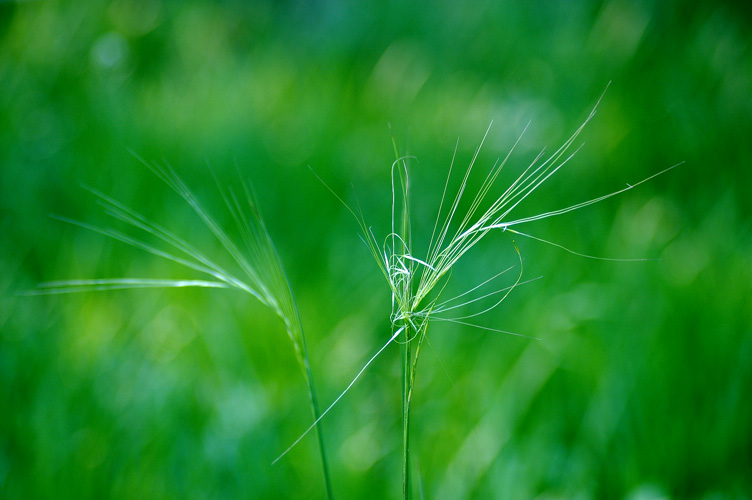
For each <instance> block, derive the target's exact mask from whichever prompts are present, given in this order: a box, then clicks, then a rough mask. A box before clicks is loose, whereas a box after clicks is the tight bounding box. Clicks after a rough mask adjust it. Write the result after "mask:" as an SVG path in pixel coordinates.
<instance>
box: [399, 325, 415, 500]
mask: <svg viewBox="0 0 752 500" xmlns="http://www.w3.org/2000/svg"><path fill="white" fill-rule="evenodd" d="M413 335H414V332H413V328H412V327H411V326H410V325H409V323H408V324H407V325H406V327H405V343H404V344H403V348H402V497H403V500H408V499H409V497H410V397H411V394H412V383H411V382H412V371H413V364H412V352H411V348H410V340H411V339H412V337H413Z"/></svg>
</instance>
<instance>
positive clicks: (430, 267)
mask: <svg viewBox="0 0 752 500" xmlns="http://www.w3.org/2000/svg"><path fill="white" fill-rule="evenodd" d="M599 102H600V99H599V100H598V102H597V103H596V104H595V106H594V107H593V108H592V110H591V112H590V113H589V115H588V116H587V118H586V119H585V120H584V122H583V123H582V124H581V125H580V126H579V127H578V128H577V129H576V130H575V131H574V133H573V134H572V135H571V136H570V137H569V138H568V139H567V140H566V141H565V142H564V143H563V144H562V145H561V146H560V147H559V148H558V149H556V150H555V151H554V152H553V153H551V154H549V155H546V152H545V150H542V151H541V152H540V153H539V154H538V155H537V156H536V158H535V159H534V160H533V161H532V163H530V165H528V166H527V167H526V168H525V169H524V170H523V172H522V173H521V174H520V175H519V176H517V177H516V179H515V180H514V181H513V182H512V183H511V184H510V185H509V186H508V187H507V188H506V189H504V190H503V192H502V193H501V195H498V196H492V195H491V192H492V190H493V188H494V185H495V183H496V181H497V180H498V178H499V177H500V174H501V173H502V171H503V170H504V168H505V166H506V165H507V164H508V161H509V159H510V157H511V155H512V153H513V152H514V150H515V148H516V147H517V145H518V144H519V142H520V140H521V138H522V136H523V135H524V133H525V130H527V127H526V128H525V130H523V131H522V133H521V134H520V136H519V137H518V139H517V141H516V142H515V144H514V145H513V146H512V147H511V148H510V150H509V152H508V154H507V155H506V156H505V157H504V158H503V159H499V160H497V161H496V163H494V164H493V166H492V167H491V168H490V170H489V171H488V172H487V173H486V175H485V178H484V180H483V181H482V183H481V184H480V187H479V189H478V190H477V191H476V192H475V193H470V192H469V185H470V183H469V179H470V178H471V174H472V173H473V170H474V167H475V165H476V161H477V159H478V155H479V153H480V150H481V148H482V147H483V144H484V142H485V140H486V137H487V136H488V134H489V131H490V128H491V127H490V126H489V129H488V130H486V133H485V135H484V137H483V139H482V140H481V141H480V144H479V146H478V147H477V149H476V150H475V153H474V155H473V157H472V159H471V161H470V163H469V165H468V167H467V168H466V169H465V171H464V173H462V174H461V175H460V180H459V183H458V185H457V187H456V188H454V189H452V188H451V185H452V184H456V183H457V181H456V180H455V179H454V173H453V171H454V164H455V159H456V152H457V148H455V154H454V156H453V158H452V161H451V164H450V167H449V172H448V175H447V178H446V182H445V184H444V190H443V193H442V196H441V201H440V203H439V206H438V209H437V215H436V219H435V222H434V223H433V229H432V231H431V236H430V239H429V241H428V242H427V244H426V245H425V246H424V250H423V252H417V251H415V244H414V241H413V230H412V219H411V198H412V195H413V194H412V191H413V186H412V185H411V182H410V165H409V163H410V159H411V157H410V156H406V155H402V154H400V153H399V149H398V147H397V145H396V141H395V140H394V138H393V139H392V141H393V146H394V153H395V158H396V159H395V161H394V163H393V164H392V167H391V230H390V232H389V233H388V234H387V235H386V236H384V237H382V238H379V237H377V236H376V235H375V234H374V232H373V231H372V229H371V227H370V226H369V225H368V223H367V222H366V218H365V216H364V214H363V212H362V210H361V209H360V207H359V206H358V207H356V208H353V207H350V206H348V205H347V204H346V203H344V201H342V199H341V198H340V197H339V196H338V195H337V194H336V193H335V192H334V191H332V190H331V189H330V191H332V193H333V194H334V196H336V197H337V198H338V199H339V200H340V201H341V202H342V203H343V204H344V205H345V207H347V210H349V211H350V212H351V213H352V215H353V216H354V217H355V218H356V220H357V222H358V224H359V226H360V229H361V232H362V238H363V241H364V242H365V244H366V246H367V248H368V250H369V252H370V254H371V256H372V257H373V259H374V261H375V262H376V265H377V267H378V269H379V270H380V272H381V274H382V275H383V277H384V280H385V282H386V285H387V287H388V290H389V293H390V295H391V312H390V323H391V332H390V334H389V336H388V339H387V340H386V342H385V343H384V344H383V345H382V346H381V347H380V348H379V349H378V350H377V352H376V353H375V354H374V355H373V356H372V357H371V358H370V359H369V360H368V361H367V362H366V363H364V365H363V367H362V368H361V369H360V371H359V372H358V373H357V374H356V375H355V377H354V378H353V379H352V381H351V382H350V384H349V385H348V386H347V387H346V388H345V389H344V390H343V391H342V392H341V393H340V394H339V396H338V397H337V398H336V399H335V400H334V402H332V403H331V404H330V405H329V406H328V407H327V408H326V409H325V410H324V411H320V409H319V404H318V400H317V396H316V390H315V385H314V381H313V375H312V373H311V367H310V363H309V356H308V348H307V345H306V339H305V335H304V333H303V326H302V322H301V318H300V313H299V311H298V307H297V305H296V302H295V298H294V295H293V292H292V289H291V287H290V283H289V281H288V279H287V277H286V275H285V272H284V268H283V266H282V263H281V261H280V258H279V255H278V254H277V252H276V250H275V248H274V244H273V242H272V240H271V237H270V236H269V232H268V230H267V228H266V226H265V225H264V222H263V219H262V218H261V216H260V214H259V211H258V209H257V206H258V205H257V202H256V200H255V198H254V196H253V193H252V191H251V189H250V187H249V185H248V184H247V183H244V182H241V185H240V186H241V189H240V190H239V191H238V192H236V190H234V189H232V187H228V188H227V189H222V188H221V186H220V183H219V182H218V181H217V187H218V190H219V192H220V194H221V196H222V198H223V200H224V203H225V206H226V207H227V209H228V210H229V212H230V214H231V216H232V219H233V220H234V223H235V225H236V226H237V230H238V233H239V234H240V240H241V241H240V242H236V241H234V240H233V239H232V238H231V237H230V236H229V234H228V233H227V232H226V231H225V230H223V229H222V228H221V227H220V225H219V224H218V223H217V222H216V220H215V219H214V218H213V217H212V216H211V215H210V214H209V213H208V212H207V211H206V210H205V209H204V208H203V207H202V205H201V204H200V202H199V201H198V200H197V199H196V197H195V196H194V195H193V193H192V192H191V191H190V190H189V188H188V187H187V186H186V185H185V183H183V181H182V180H181V179H180V178H179V177H178V175H177V174H176V173H175V171H174V170H173V169H172V168H171V167H170V166H169V165H167V164H165V165H164V166H160V165H155V164H149V163H147V162H145V161H144V164H146V165H147V166H148V167H149V168H150V169H151V170H152V171H153V172H154V173H155V175H157V176H158V177H159V178H160V179H161V180H162V181H163V182H164V183H165V184H167V185H168V186H169V187H170V188H171V189H172V190H174V191H175V192H176V193H177V194H178V195H179V196H180V197H182V199H183V200H184V201H185V202H186V203H187V204H188V205H189V206H190V207H191V208H192V209H193V211H194V212H195V213H196V215H197V216H198V217H199V219H200V220H201V221H202V222H203V224H204V225H205V226H206V227H207V228H208V229H209V230H210V231H211V233H212V234H213V235H214V236H215V237H216V239H217V240H218V241H219V242H220V243H221V245H222V247H223V248H224V250H225V251H226V252H227V254H228V255H229V256H230V257H231V258H232V260H233V261H234V262H235V263H236V264H237V265H238V267H239V269H240V270H241V271H242V274H234V273H231V272H230V271H228V270H226V269H225V268H223V267H221V266H220V265H219V264H217V261H216V260H213V259H211V258H209V257H207V256H206V255H204V254H203V253H201V252H200V251H199V250H198V249H196V248H195V247H193V246H192V245H190V244H189V243H188V242H186V241H185V240H183V239H181V238H180V237H179V236H177V235H175V234H173V233H172V232H170V231H169V230H167V229H165V228H163V227H161V226H159V225H157V224H155V223H154V222H151V221H150V220H148V219H147V218H146V217H144V216H142V215H141V214H139V213H138V212H136V211H134V210H132V209H131V208H129V207H127V206H125V205H123V204H122V203H120V202H118V201H116V200H114V199H112V198H111V197H109V196H107V195H105V194H103V193H101V192H99V191H96V190H94V189H89V190H90V191H91V192H92V193H93V194H94V195H95V196H96V197H97V198H98V199H99V202H100V204H101V205H102V206H103V207H104V209H105V211H106V212H107V214H109V215H110V216H112V217H114V218H115V219H118V220H120V221H122V222H124V223H126V224H128V225H130V226H132V227H133V228H135V229H138V230H141V231H143V232H144V233H146V234H148V235H150V236H151V237H156V238H157V239H158V240H160V241H161V242H162V243H163V244H164V245H166V247H167V248H168V249H169V250H164V249H162V248H158V247H156V246H154V245H151V244H149V243H147V242H146V241H144V240H141V239H137V238H134V237H132V236H129V235H127V234H125V233H122V232H120V231H116V230H114V229H102V228H99V227H94V226H91V225H88V224H86V223H82V222H78V221H74V220H71V219H67V218H65V217H58V218H59V219H61V220H63V221H66V222H70V223H72V224H76V225H78V226H81V227H84V228H86V229H89V230H92V231H95V232H98V233H101V234H103V235H105V236H108V237H110V238H113V239H115V240H118V241H121V242H123V243H125V244H128V245H131V246H133V247H136V248H139V249H141V250H144V251H146V252H148V253H151V254H153V255H155V256H158V257H162V258H165V259H168V260H170V261H172V262H174V263H177V264H180V265H182V266H184V267H186V268H188V269H191V270H193V271H197V272H199V273H202V274H204V275H206V276H207V279H203V280H195V279H186V280H166V279H147V278H115V279H91V280H68V281H58V282H51V283H44V284H42V285H40V286H39V288H38V290H36V291H34V292H32V293H39V294H52V293H71V292H83V291H101V290H114V289H124V288H155V287H161V288H171V287H173V288H174V287H210V288H232V289H236V290H239V291H242V292H245V293H247V294H249V295H251V296H252V297H254V298H255V299H257V300H258V301H260V302H261V303H262V304H264V305H265V306H267V307H269V308H270V309H271V310H272V311H273V312H274V313H275V314H276V315H277V316H279V318H280V319H281V320H282V322H283V324H284V327H285V330H286V332H287V335H288V336H289V338H290V341H291V343H292V345H293V348H294V350H295V354H296V357H297V360H298V363H299V364H300V366H301V368H302V371H303V374H304V377H305V380H306V384H307V387H308V395H309V399H310V406H311V410H312V414H313V423H312V424H311V425H310V427H309V428H308V429H307V430H305V431H304V432H303V433H302V434H301V435H300V437H298V439H297V440H295V441H294V442H293V443H292V444H291V445H290V446H289V447H288V448H287V449H286V450H285V451H284V452H283V453H282V454H281V455H280V456H279V457H277V459H276V460H274V462H277V461H278V460H280V459H281V458H282V457H284V456H285V455H286V454H287V453H288V452H289V451H290V450H291V449H292V448H293V447H295V446H296V445H297V444H298V443H299V442H300V441H301V440H302V439H303V438H304V437H305V436H306V435H307V434H309V433H310V432H311V431H312V430H313V429H316V433H317V437H318V444H319V450H320V455H321V461H322V466H323V475H324V482H325V488H326V492H327V496H328V498H332V496H333V494H332V486H331V479H330V474H329V469H328V465H327V458H326V449H325V445H324V438H323V431H322V428H321V420H322V419H323V417H324V416H325V415H326V414H327V413H328V412H329V411H330V410H331V409H332V408H333V407H334V406H335V405H336V404H337V403H338V402H339V401H340V400H341V398H342V397H344V395H345V394H346V393H347V392H348V391H349V390H350V388H351V387H352V386H353V385H354V384H355V383H356V382H357V380H358V379H359V378H360V377H361V376H362V375H363V373H364V372H365V371H366V369H367V368H368V367H369V366H370V365H371V363H372V362H373V361H374V360H375V359H376V358H377V357H378V356H379V355H380V354H381V353H383V352H384V351H385V350H386V349H387V347H389V346H390V345H391V344H392V343H395V342H396V343H398V344H399V345H400V349H401V363H400V364H401V378H400V392H401V420H402V425H401V440H402V457H401V475H402V496H403V498H404V499H405V500H407V499H409V498H411V497H412V489H413V485H412V484H411V482H412V481H411V480H412V472H411V463H412V458H411V454H410V415H411V405H412V401H413V392H414V388H415V377H416V373H417V367H418V360H419V358H420V353H421V349H422V348H423V345H424V344H425V342H426V341H427V340H428V327H429V325H430V323H431V322H432V321H446V322H452V323H455V324H458V325H462V326H472V327H477V328H485V329H491V328H488V327H481V326H479V325H476V324H475V323H474V318H476V317H478V316H480V315H482V314H485V313H488V312H489V311H491V310H493V309H495V308H497V307H499V306H500V305H501V304H502V302H503V301H504V300H505V299H506V298H507V297H508V296H509V294H510V293H511V292H512V290H514V289H515V288H516V287H517V286H520V285H521V284H524V283H527V282H529V281H532V280H528V281H523V271H524V268H523V258H522V255H521V253H520V250H519V248H518V247H517V245H516V244H515V243H514V240H512V246H513V248H514V252H515V253H516V256H517V261H518V262H517V264H515V265H513V266H511V267H508V268H507V269H504V270H503V271H501V272H499V273H497V274H495V275H491V276H489V277H488V279H485V280H484V281H482V282H481V283H479V284H478V285H476V286H474V287H472V288H470V289H468V290H466V291H464V292H462V293H459V294H457V295H455V296H453V297H450V298H445V297H444V291H445V290H446V287H447V284H448V283H449V281H450V279H451V275H452V270H453V269H454V268H455V266H456V264H457V263H458V262H459V261H460V260H461V259H462V258H463V257H464V256H465V255H466V254H467V252H468V251H469V250H470V249H472V248H473V247H474V246H475V245H477V244H478V243H479V242H480V241H481V240H482V239H483V238H484V237H485V236H486V235H487V234H489V233H490V232H492V231H500V232H507V233H510V234H512V235H515V236H520V237H526V238H532V239H534V240H537V241H540V242H544V243H547V244H551V245H554V246H556V247H558V248H560V249H563V250H565V251H568V252H571V253H574V254H576V255H579V256H583V257H588V258H601V257H593V256H590V255H586V254H582V253H579V252H575V251H573V250H570V249H568V248H565V247H563V246H561V245H558V244H556V243H553V242H550V241H548V240H545V239H543V238H539V237H537V236H533V235H532V234H529V233H526V232H522V231H521V230H520V229H519V228H520V226H522V225H523V224H526V223H529V222H534V221H538V220H542V219H547V218H551V217H556V216H559V215H563V214H566V213H569V212H573V211H575V210H579V209H582V208H585V207H587V206H590V205H593V204H595V203H598V202H601V201H603V200H606V199H608V198H610V197H613V196H616V195H618V194H621V193H624V192H625V191H628V190H630V189H633V188H634V187H636V186H638V185H640V184H642V183H644V182H647V181H648V180H650V179H652V178H654V177H655V176H657V175H660V174H662V173H664V172H666V171H667V170H670V169H671V168H674V167H670V168H669V169H666V170H663V171H662V172H659V173H657V174H654V175H652V176H650V177H648V178H646V179H643V180H641V181H639V182H637V183H634V184H628V185H627V187H626V188H623V189H620V190H617V191H613V192H610V193H608V194H605V195H602V196H599V197H596V198H593V199H590V200H587V201H583V202H580V203H577V204H574V205H571V206H567V207H564V208H561V209H558V210H553V211H548V212H543V213H540V214H538V215H534V216H527V217H522V218H514V217H513V215H512V214H513V212H514V210H515V209H516V208H517V207H518V206H519V205H520V204H521V203H522V202H524V201H525V200H526V199H527V198H528V197H530V196H531V195H532V194H533V193H535V191H536V190H537V189H538V188H539V187H540V186H542V185H543V184H544V183H545V182H546V181H548V180H549V179H551V177H552V176H553V175H554V174H556V173H557V172H558V171H559V170H560V169H561V168H562V167H563V166H565V165H566V164H567V163H568V162H569V161H570V160H571V159H572V158H573V157H574V156H575V154H576V153H577V151H578V150H579V147H581V146H579V147H576V148H574V147H573V146H574V144H575V142H576V140H577V138H578V136H579V135H580V133H581V132H582V130H583V129H584V128H585V126H586V125H587V124H588V123H589V122H590V121H591V120H592V119H593V117H594V116H595V113H596V110H597V107H598V103H599ZM142 161H143V160H142ZM215 180H216V178H215ZM322 182H323V181H322ZM324 185H326V184H324ZM327 188H328V186H327ZM452 191H453V192H454V195H450V193H451V192H452ZM468 200H469V203H467V201H468ZM606 260H644V259H606ZM509 272H513V275H514V277H513V279H512V283H511V284H510V285H507V286H502V287H498V286H497V287H495V288H494V283H496V282H497V281H496V280H497V278H499V277H500V276H502V275H504V274H506V273H509ZM485 303H488V305H486V306H482V307H481V308H480V310H479V311H477V312H472V313H464V314H463V313H461V312H460V311H463V310H465V309H466V307H467V306H469V305H471V304H473V305H476V306H477V305H478V304H485ZM492 330H494V331H498V332H502V333H507V334H511V335H519V336H522V337H527V336H526V335H523V334H520V333H515V332H508V331H504V330H498V329H492ZM528 338H534V337H528ZM418 480H420V478H419V477H418ZM418 484H419V485H420V481H418ZM420 490H421V491H422V486H421V487H420ZM421 496H422V494H421Z"/></svg>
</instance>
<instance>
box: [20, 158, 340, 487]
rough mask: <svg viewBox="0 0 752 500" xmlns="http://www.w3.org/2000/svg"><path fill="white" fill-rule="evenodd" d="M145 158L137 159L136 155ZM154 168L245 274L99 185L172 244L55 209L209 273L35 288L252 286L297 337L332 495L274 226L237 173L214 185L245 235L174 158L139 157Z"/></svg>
mask: <svg viewBox="0 0 752 500" xmlns="http://www.w3.org/2000/svg"><path fill="white" fill-rule="evenodd" d="M139 159H140V158H139ZM140 160H141V162H142V163H144V165H146V166H147V167H148V168H149V169H150V170H151V171H152V172H154V174H155V175H156V176H157V177H159V178H160V179H161V180H162V181H163V182H164V183H165V184H167V185H168V186H169V187H170V188H171V189H172V190H173V191H175V192H176V193H177V194H178V195H179V196H180V197H181V198H182V199H183V200H184V201H185V202H186V203H187V204H188V205H189V206H190V207H191V208H192V209H193V211H194V212H195V213H196V215H197V216H198V217H199V219H200V220H201V221H202V222H203V224H204V225H205V226H206V227H207V228H208V229H209V231H211V233H212V234H213V235H214V236H215V237H216V239H217V240H218V241H219V242H220V243H221V245H222V247H223V248H224V250H225V251H226V252H227V254H228V255H229V256H230V257H231V259H232V260H233V261H234V262H235V263H236V264H237V265H238V267H239V269H240V270H241V272H242V274H237V273H232V272H230V271H228V270H226V269H225V268H224V267H222V266H220V265H219V264H218V263H217V260H215V259H212V258H209V257H207V256H206V255H204V254H203V253H202V252H201V251H199V250H198V249H197V248H195V247H194V246H193V245H191V244H190V243H188V242H187V241H185V240H184V239H182V238H180V237H179V236H177V235H176V234H174V233H172V232H171V231H169V230H168V229H165V228H164V227H162V226H160V225H158V224H156V223H154V222H152V221H150V220H149V219H147V218H146V217H144V216H143V215H141V214H140V213H138V212H136V211H135V210H133V209H131V208H129V207H127V206H126V205H124V204H122V203H120V202H118V201H116V200H114V199H113V198H111V197H109V196H107V195H106V194H103V193H101V192H99V191H97V190H95V189H91V188H87V189H88V190H89V191H91V192H92V193H93V194H94V195H95V196H96V197H97V198H98V200H99V203H100V204H101V205H102V207H103V208H104V210H105V212H106V213H107V214H108V215H110V216H112V217H113V218H115V219H118V220H120V221H122V222H125V223H126V224H128V225H130V226H132V227H133V228H135V229H138V230H140V231H142V232H144V233H146V234H148V235H151V236H152V237H156V238H157V239H158V240H161V242H162V243H164V244H165V245H166V246H167V248H170V250H163V249H161V248H158V247H156V246H154V245H151V244H149V243H147V242H146V241H144V240H141V239H137V238H134V237H132V236H129V235H127V234H125V233H123V232H120V231H117V230H115V229H111V228H107V229H103V228H100V227H96V226H92V225H89V224H86V223H83V222H79V221H76V220H73V219H69V218H67V217H61V216H54V217H55V218H57V219H60V220H62V221H65V222H68V223H71V224H74V225H77V226H81V227H83V228H86V229H89V230H91V231H94V232H97V233H101V234H103V235H105V236H108V237H110V238H113V239H115V240H118V241H121V242H123V243H125V244H128V245H131V246H133V247H136V248H139V249H141V250H144V251H146V252H148V253H151V254H153V255H156V256H158V257H162V258H165V259H168V260H170V261H172V262H175V263H177V264H180V265H182V266H184V267H185V268H188V269H190V270H193V271H198V272H199V273H202V274H204V275H206V276H207V277H208V278H209V279H204V280H196V279H184V280H170V279H152V278H114V279H82V280H66V281H55V282H48V283H42V284H40V285H39V286H38V288H37V289H36V290H34V291H32V292H30V293H31V294H59V293H73V292H88V291H103V290H118V289H128V288H182V287H204V288H231V289H235V290H238V291H241V292H244V293H247V294H249V295H251V296H252V297H254V298H255V299H257V300H258V301H259V302H261V303H262V304H263V305H265V306H266V307H268V308H269V309H271V310H272V311H273V312H274V314H276V315H277V316H278V317H279V318H280V319H281V320H282V322H283V324H284V328H285V331H286V332H287V336H288V337H289V339H290V342H291V343H292V346H293V349H294V351H295V356H296V359H297V361H298V364H299V365H300V367H301V369H302V371H303V376H304V378H305V381H306V386H307V389H308V397H309V403H310V407H311V411H312V414H313V419H314V420H315V421H316V422H317V425H316V429H317V432H316V434H317V438H318V448H319V453H320V457H321V464H322V474H323V478H324V487H325V489H326V495H327V498H329V499H332V498H333V497H334V495H333V491H332V484H331V476H330V473H329V465H328V461H327V454H326V447H325V444H324V435H323V430H322V427H321V423H320V418H319V417H320V415H321V412H320V411H319V403H318V397H317V395H316V388H315V384H314V379H313V374H312V372H311V365H310V361H309V355H308V346H307V343H306V338H305V334H304V332H303V323H302V321H301V318H300V312H299V309H298V306H297V303H296V301H295V296H294V295H293V292H292V288H291V287H290V282H289V280H288V279H287V275H286V274H285V271H284V268H283V266H282V262H281V261H280V258H279V254H278V253H277V250H276V249H275V247H274V243H273V242H272V239H271V236H270V235H269V231H268V230H267V228H266V226H265V224H264V220H263V219H262V217H261V215H260V213H259V210H258V204H257V202H256V199H255V196H254V195H253V191H252V190H251V188H250V185H249V184H248V183H246V182H244V181H242V178H241V177H240V175H239V176H238V177H239V179H241V180H240V188H241V190H240V191H239V192H236V190H234V189H233V188H232V187H228V188H227V189H226V190H223V189H222V187H221V185H220V183H219V181H218V180H217V179H216V176H215V181H216V183H217V189H218V191H219V193H220V195H221V197H222V199H223V200H224V203H225V206H226V207H227V209H228V211H229V212H230V215H231V217H232V219H233V221H234V223H235V225H236V226H237V230H238V233H239V234H240V239H241V241H240V242H236V241H234V240H233V239H232V238H231V237H230V235H229V234H228V232H227V231H225V230H224V229H223V228H222V227H220V225H219V224H218V223H217V221H216V219H215V218H214V217H213V216H212V215H211V214H210V213H209V212H208V211H207V210H206V209H205V208H204V207H203V206H202V205H201V203H200V202H199V200H198V199H197V198H196V197H195V196H194V194H193V193H192V191H191V190H190V189H189V188H188V186H187V185H186V184H185V183H184V182H183V181H182V180H181V179H180V177H179V176H178V175H177V173H176V172H175V170H174V169H173V168H172V167H171V166H170V165H169V164H165V165H158V164H151V163H148V162H146V161H144V160H143V159H140Z"/></svg>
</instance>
